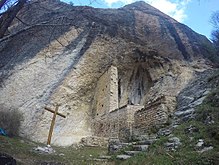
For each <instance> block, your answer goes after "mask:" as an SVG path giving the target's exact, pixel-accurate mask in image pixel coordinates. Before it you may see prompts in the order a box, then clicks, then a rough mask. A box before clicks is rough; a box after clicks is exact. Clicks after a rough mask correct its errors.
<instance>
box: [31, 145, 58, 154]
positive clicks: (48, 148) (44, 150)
mask: <svg viewBox="0 0 219 165" xmlns="http://www.w3.org/2000/svg"><path fill="white" fill-rule="evenodd" d="M34 151H37V152H38V153H41V154H43V153H46V154H52V153H54V152H55V150H54V149H53V148H52V147H51V146H50V145H47V146H45V147H40V146H38V147H36V148H34Z"/></svg>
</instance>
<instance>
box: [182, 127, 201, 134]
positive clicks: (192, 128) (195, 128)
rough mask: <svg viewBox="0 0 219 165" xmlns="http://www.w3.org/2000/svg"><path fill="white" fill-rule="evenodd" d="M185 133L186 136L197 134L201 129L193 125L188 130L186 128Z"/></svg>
mask: <svg viewBox="0 0 219 165" xmlns="http://www.w3.org/2000/svg"><path fill="white" fill-rule="evenodd" d="M184 131H185V133H186V134H190V135H191V134H193V133H196V132H199V129H198V128H197V127H195V126H193V125H190V126H189V127H188V128H186V129H185V130H184Z"/></svg>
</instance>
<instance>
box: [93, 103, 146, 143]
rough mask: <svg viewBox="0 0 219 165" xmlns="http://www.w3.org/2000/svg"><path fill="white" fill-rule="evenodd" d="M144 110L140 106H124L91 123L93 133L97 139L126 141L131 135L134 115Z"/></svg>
mask: <svg viewBox="0 0 219 165" xmlns="http://www.w3.org/2000/svg"><path fill="white" fill-rule="evenodd" d="M142 108H144V106H140V105H126V106H123V107H121V108H119V109H116V110H114V111H112V112H110V113H109V114H107V115H102V116H99V117H96V118H95V119H94V121H93V125H92V126H93V132H94V135H95V136H99V137H118V138H119V139H121V140H123V141H127V140H128V139H129V137H131V135H132V129H133V128H132V127H133V124H134V114H135V112H136V111H138V110H140V109H142Z"/></svg>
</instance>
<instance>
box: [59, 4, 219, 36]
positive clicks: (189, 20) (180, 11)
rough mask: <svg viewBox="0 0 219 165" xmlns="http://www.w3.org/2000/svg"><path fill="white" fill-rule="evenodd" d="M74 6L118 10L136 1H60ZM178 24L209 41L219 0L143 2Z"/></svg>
mask: <svg viewBox="0 0 219 165" xmlns="http://www.w3.org/2000/svg"><path fill="white" fill-rule="evenodd" d="M62 1H64V2H67V3H69V2H72V3H73V4H74V6H78V5H88V6H92V7H97V8H120V7H122V6H124V5H127V4H130V3H132V2H135V1H136V0H62ZM144 1H145V2H147V3H148V4H150V5H152V6H154V7H156V8H157V9H159V10H160V11H162V12H163V13H165V14H167V15H169V16H171V17H172V18H174V19H176V20H177V21H179V22H180V23H183V24H185V25H187V26H189V27H190V28H191V29H193V30H194V31H196V32H197V33H200V34H202V35H205V36H206V37H208V38H209V39H211V31H212V30H213V25H212V24H211V21H210V18H211V15H212V14H213V13H214V12H215V11H219V0H144Z"/></svg>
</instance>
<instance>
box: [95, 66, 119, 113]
mask: <svg viewBox="0 0 219 165" xmlns="http://www.w3.org/2000/svg"><path fill="white" fill-rule="evenodd" d="M95 102H96V113H95V115H96V116H98V115H103V114H106V113H109V112H111V111H113V110H115V109H117V108H118V72H117V68H116V67H114V66H111V67H110V68H109V69H108V70H107V71H106V72H105V73H104V74H103V75H102V76H101V77H100V78H99V80H98V83H97V87H96V93H95Z"/></svg>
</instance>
